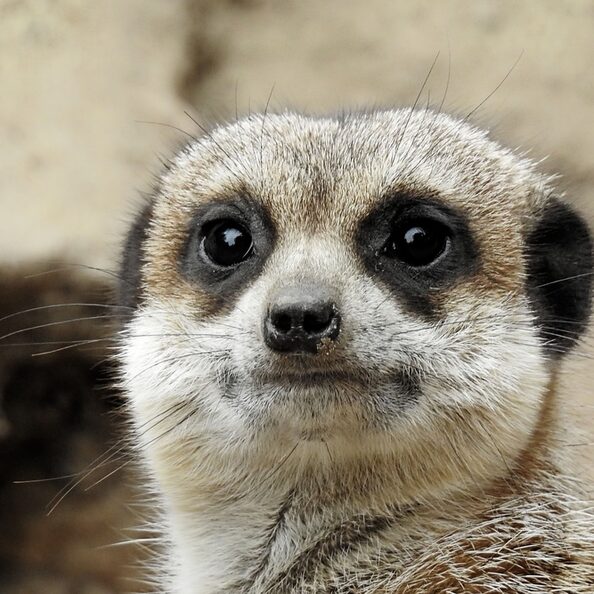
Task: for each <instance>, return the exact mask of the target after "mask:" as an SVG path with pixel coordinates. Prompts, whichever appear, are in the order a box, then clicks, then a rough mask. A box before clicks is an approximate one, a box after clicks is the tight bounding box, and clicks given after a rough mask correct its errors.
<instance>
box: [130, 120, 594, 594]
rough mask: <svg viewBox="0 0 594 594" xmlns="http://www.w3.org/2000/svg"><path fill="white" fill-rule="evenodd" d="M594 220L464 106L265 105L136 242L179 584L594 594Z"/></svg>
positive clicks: (136, 310) (162, 491)
mask: <svg viewBox="0 0 594 594" xmlns="http://www.w3.org/2000/svg"><path fill="white" fill-rule="evenodd" d="M591 272H592V245H591V241H590V234H589V231H588V228H587V226H586V225H585V223H584V222H583V221H582V219H581V218H580V216H579V215H578V214H576V212H574V210H573V209H572V208H570V207H569V206H568V205H567V204H566V203H565V202H563V201H562V200H561V198H560V197H559V196H558V195H557V194H556V193H555V190H554V188H553V182H552V179H551V178H549V177H547V176H545V175H543V174H541V173H539V172H538V171H537V169H536V166H535V164H534V163H533V162H531V161H530V160H528V159H527V158H525V157H523V156H517V155H515V154H514V153H513V152H511V151H510V150H507V149H505V148H503V147H501V146H500V145H499V144H498V143H496V142H495V141H493V140H491V139H490V138H489V136H488V134H487V133H486V132H484V131H482V130H479V129H477V128H476V127H474V126H472V125H470V124H469V123H467V122H465V121H461V120H459V119H456V118H453V117H451V116H448V115H445V114H442V113H437V112H433V111H430V110H426V109H425V110H415V109H399V110H385V111H382V110H378V111H372V112H366V113H352V114H344V115H341V116H339V117H310V116H306V115H301V114H297V113H292V112H286V113H279V114H275V115H273V114H267V115H266V114H261V115H251V116H250V117H247V118H245V119H240V120H239V121H236V122H234V123H231V124H228V125H224V126H220V127H218V128H215V129H213V130H212V132H210V133H208V134H206V135H204V136H203V137H201V138H199V139H196V140H195V141H192V142H190V143H189V144H188V145H187V146H186V147H185V148H184V149H183V150H181V151H180V152H179V153H178V154H177V155H176V156H175V157H174V158H173V160H172V161H171V164H170V166H169V167H168V168H167V170H166V171H164V172H163V174H162V175H161V176H160V179H159V182H158V187H156V189H155V191H154V194H153V195H152V197H151V198H150V200H149V201H148V202H147V204H146V206H145V207H144V208H143V210H142V212H140V214H139V215H138V217H137V219H136V221H135V223H134V224H133V226H132V229H131V231H130V233H129V236H128V239H127V241H126V243H125V249H124V257H123V264H122V272H121V275H122V279H123V281H122V285H121V294H120V302H121V304H122V305H124V306H127V307H129V308H131V315H130V317H129V319H128V321H127V323H126V325H125V328H124V329H123V331H122V334H121V343H120V349H119V356H120V359H121V362H122V369H123V371H122V376H123V377H122V384H123V386H124V387H125V390H126V393H127V399H128V402H129V407H130V411H131V418H132V425H133V429H132V431H133V440H134V442H135V443H136V445H137V446H138V448H139V451H140V453H141V457H142V460H143V461H144V463H145V464H144V466H145V468H146V470H147V471H148V474H149V477H150V480H148V482H150V484H151V485H154V487H155V490H156V493H157V496H158V501H159V506H160V508H161V509H162V511H163V526H162V529H163V533H164V538H165V539H166V543H167V544H166V545H165V551H164V554H165V562H164V563H163V564H162V565H160V566H159V569H158V570H157V573H159V574H160V578H161V586H160V587H161V589H162V591H166V592H169V593H176V594H203V593H204V594H207V593H215V592H216V593H231V592H239V593H249V594H260V593H262V594H263V593H268V594H281V593H288V592H298V593H319V594H330V593H332V594H347V593H349V594H352V593H359V594H372V593H373V594H380V593H381V594H438V593H439V594H444V593H446V594H448V593H449V594H457V593H472V594H486V593H490V594H494V593H506V594H512V593H514V594H544V593H552V594H561V593H563V594H569V593H571V594H586V593H592V592H594V539H593V527H594V520H593V517H592V514H591V513H590V512H589V511H588V508H587V504H586V503H585V501H584V500H582V498H581V496H580V495H579V491H578V488H577V487H576V485H575V484H574V482H573V480H572V479H571V478H568V477H567V476H566V474H567V473H566V472H565V471H566V462H565V461H564V459H563V456H562V448H561V446H560V444H559V428H558V425H559V424H558V422H557V420H558V416H559V415H558V412H557V409H558V407H559V402H558V394H557V387H556V386H557V383H556V378H557V376H558V370H559V365H560V363H561V361H562V358H563V355H564V354H565V353H566V352H568V351H569V350H570V348H571V347H572V345H573V344H574V343H575V341H576V340H577V338H578V337H579V336H580V334H581V333H582V332H583V330H584V328H585V326H586V324H587V320H588V316H589V312H590V291H591V276H590V275H591Z"/></svg>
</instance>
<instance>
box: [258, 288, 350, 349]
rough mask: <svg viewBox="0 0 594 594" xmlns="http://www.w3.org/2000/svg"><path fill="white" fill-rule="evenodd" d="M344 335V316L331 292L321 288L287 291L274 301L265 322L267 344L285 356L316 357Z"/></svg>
mask: <svg viewBox="0 0 594 594" xmlns="http://www.w3.org/2000/svg"><path fill="white" fill-rule="evenodd" d="M339 333H340V313H339V311H338V307H337V305H336V303H335V302H334V300H333V299H332V296H331V293H330V291H329V290H328V289H327V288H326V287H323V286H319V285H299V286H290V287H284V288H283V289H281V290H280V291H278V292H277V293H276V294H275V295H274V296H273V298H272V300H271V304H270V306H269V308H268V311H267V313H266V316H265V320H264V328H263V334H264V341H265V342H266V344H267V345H268V346H269V347H270V348H271V349H272V350H273V351H278V352H284V353H312V354H316V353H317V352H318V351H319V347H320V346H321V345H322V344H324V343H328V342H329V341H335V340H336V339H337V338H338V335H339Z"/></svg>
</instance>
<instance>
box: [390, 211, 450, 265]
mask: <svg viewBox="0 0 594 594" xmlns="http://www.w3.org/2000/svg"><path fill="white" fill-rule="evenodd" d="M448 242H449V233H448V229H447V227H445V226H444V225H443V224H441V223H439V222H437V221H434V220H431V219H413V220H408V221H403V222H400V221H398V222H396V224H395V225H394V227H393V229H392V232H391V233H390V236H389V237H388V241H387V242H386V244H385V245H384V250H383V251H384V254H385V255H386V256H387V257H388V258H397V259H399V260H401V261H402V262H404V263H405V264H408V265H409V266H427V265H428V264H431V262H434V261H435V260H437V258H439V256H441V254H443V253H444V251H445V250H446V248H447V246H448Z"/></svg>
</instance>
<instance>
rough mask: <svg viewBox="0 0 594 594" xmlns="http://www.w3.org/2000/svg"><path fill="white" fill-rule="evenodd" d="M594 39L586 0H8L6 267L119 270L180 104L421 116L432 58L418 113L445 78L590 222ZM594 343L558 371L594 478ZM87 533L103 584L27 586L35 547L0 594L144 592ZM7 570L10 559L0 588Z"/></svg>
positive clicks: (3, 168)
mask: <svg viewBox="0 0 594 594" xmlns="http://www.w3.org/2000/svg"><path fill="white" fill-rule="evenodd" d="M593 31H594V2H592V1H591V0H525V1H524V2H522V3H519V2H513V1H510V0H500V1H494V0H493V1H488V0H474V1H473V2H468V1H465V0H448V1H444V2H439V3H438V2H433V1H430V0H401V1H395V0H366V1H365V2H361V1H356V0H268V1H266V0H103V1H101V2H92V1H91V0H86V1H85V0H0V138H1V139H2V145H1V147H0V214H1V217H0V265H2V266H4V267H5V268H10V269H11V270H12V272H11V274H17V275H18V274H19V271H21V270H28V269H29V267H31V266H40V264H39V263H40V262H42V263H43V262H49V261H52V262H70V263H75V264H81V265H86V266H93V267H99V268H102V269H106V270H112V269H113V268H114V267H115V266H116V259H117V251H118V246H119V241H120V238H121V236H122V234H123V231H124V229H125V226H126V222H127V221H128V220H129V217H130V213H131V212H132V211H133V208H134V203H135V200H136V197H137V195H138V192H139V191H142V190H146V189H147V188H149V187H150V183H151V175H152V172H154V171H155V170H156V169H157V168H158V167H159V154H167V153H168V152H169V151H170V150H171V149H172V147H174V146H175V145H176V143H177V142H179V141H180V140H181V139H182V137H183V134H182V133H180V132H178V131H176V130H175V129H173V128H171V127H169V126H173V127H179V128H182V129H184V130H187V131H188V132H191V133H195V132H196V126H195V125H194V123H193V122H192V121H191V120H190V119H189V118H188V117H187V116H186V115H185V114H184V111H186V110H188V111H190V112H191V113H192V114H193V115H194V116H195V117H196V118H197V119H198V120H199V121H200V122H203V123H204V124H205V125H209V123H212V122H213V121H219V120H221V119H223V120H224V119H228V118H233V117H235V114H236V113H239V114H243V113H247V112H248V111H250V110H257V109H262V108H263V106H264V105H265V104H266V102H267V101H268V99H269V97H270V105H271V109H280V108H283V107H285V106H289V107H294V108H297V109H303V110H306V111H313V112H320V111H322V112H323V111H327V110H333V109H336V108H343V107H345V108H349V107H359V106H364V105H370V104H372V105H409V104H411V103H412V102H413V101H414V99H415V97H416V95H417V93H418V91H419V88H420V86H421V83H422V81H423V79H424V78H425V76H426V75H427V73H428V70H429V68H430V66H431V64H432V62H433V61H434V59H435V58H436V56H438V57H437V61H436V65H435V68H434V69H433V72H432V74H431V76H430V78H429V81H428V83H427V85H426V88H425V91H424V93H423V94H422V96H421V98H420V102H421V104H425V103H426V102H427V101H430V102H432V103H434V104H436V105H437V104H439V103H440V101H441V100H442V97H443V96H444V93H445V90H446V86H447V94H446V95H445V109H446V110H448V111H452V112H455V113H463V114H466V113H468V112H470V111H472V110H474V109H476V108H477V107H478V106H480V107H479V108H478V110H477V111H476V113H475V114H474V116H473V118H474V120H475V121H476V122H478V123H480V124H484V125H486V126H488V127H490V128H491V129H492V130H493V133H494V135H495V136H496V137H497V138H499V139H502V140H503V141H504V142H506V143H507V144H509V145H511V146H513V147H519V148H520V149H521V150H530V153H531V154H532V156H533V157H534V158H535V159H541V158H544V157H548V159H547V160H545V161H544V162H543V164H542V168H543V169H544V170H546V171H550V172H559V173H560V174H561V175H562V177H561V179H560V181H559V185H560V187H561V188H562V189H564V190H566V191H567V195H568V198H569V199H570V200H571V201H573V202H574V204H576V205H577V206H578V207H579V208H580V209H581V210H582V212H584V213H585V214H586V216H587V217H588V218H589V220H590V221H592V223H594V159H593V157H592V155H594V134H593V133H592V132H593V123H594V74H593V73H592V67H591V61H592V55H594V35H593V33H592V32H593ZM514 64H515V66H514ZM506 77H507V78H506ZM448 78H449V85H448V84H447V81H448ZM504 79H505V81H504ZM502 81H504V82H502ZM499 85H501V86H499ZM498 87H499V88H498ZM485 99H486V101H485ZM483 101H485V103H484V104H483V103H482V102H483ZM146 122H153V123H146ZM41 266H43V264H41ZM47 266H48V267H49V264H48V265H47ZM52 266H54V264H52ZM99 276H100V277H101V275H99ZM103 277H104V278H105V279H106V281H109V277H108V276H105V275H103ZM103 277H102V278H103ZM5 278H6V279H8V278H9V277H5ZM10 278H14V277H10ZM0 283H2V286H0V290H1V291H11V286H13V285H11V283H9V282H8V280H6V282H3V281H2V280H0ZM36 290H39V289H34V288H31V289H30V291H36ZM25 301H26V299H25ZM6 313H11V312H6ZM0 315H1V314H0ZM590 343H591V337H589V338H587V339H586V341H585V346H584V347H583V348H582V350H581V352H580V353H578V354H577V355H576V356H575V357H574V358H573V360H572V361H571V362H570V364H569V365H568V366H567V369H568V370H569V373H566V376H565V379H564V382H565V386H566V387H565V400H564V404H565V406H564V407H565V408H566V410H567V412H568V414H569V415H570V416H571V417H572V418H576V419H577V422H578V424H579V426H580V427H581V430H582V432H583V434H582V435H581V436H578V435H576V437H575V440H574V441H575V449H576V452H578V451H579V452H580V453H583V454H584V455H583V456H582V459H583V460H584V468H585V472H588V471H591V469H590V468H589V464H590V462H589V461H590V460H591V455H590V456H589V454H591V450H592V448H588V446H584V445H583V444H588V443H590V442H592V441H593V439H592V437H593V434H594V427H593V426H592V423H591V418H592V414H593V412H594V409H593V408H592V407H593V405H594V397H593V396H592V393H591V383H592V380H594V372H592V371H591V367H592V361H591V359H590V358H589V353H591V352H592V348H591V347H590V346H589V344H590ZM0 357H2V352H0ZM0 416H1V415H0ZM0 420H1V419H0ZM98 439H99V438H98ZM91 449H92V448H91ZM122 497H123V496H122V488H121V486H120V485H115V486H110V487H109V488H108V489H107V490H106V492H105V501H107V502H108V503H109V502H111V503H110V505H111V508H110V509H112V512H105V510H103V508H101V509H102V510H103V511H102V512H101V513H100V514H99V517H101V515H102V514H104V516H105V522H104V524H109V523H110V521H111V523H112V524H116V527H117V525H119V524H123V523H125V522H126V521H127V519H128V518H129V516H128V515H126V512H123V511H122V509H123V504H122V502H121V501H122ZM81 505H82V504H81ZM83 507H84V506H83ZM83 507H81V509H83ZM106 509H107V508H106ZM114 510H115V511H114ZM31 513H34V512H31ZM110 513H111V515H110ZM44 521H45V520H43V514H42V513H40V514H39V516H38V518H36V519H35V522H37V524H36V525H37V526H38V530H39V531H41V530H43V526H44V524H43V522H44ZM64 521H65V522H66V521H67V520H64ZM98 522H99V524H100V523H101V521H100V519H99V520H98ZM88 530H89V531H90V532H93V534H96V533H97V531H98V530H99V529H98V528H96V526H95V528H92V529H90V528H89V529H88ZM100 531H101V530H99V532H100ZM70 532H72V530H71V531H70ZM70 532H68V534H70ZM23 538H24V539H25V540H23V542H24V543H25V542H26V543H29V541H27V540H26V537H23ZM68 538H70V540H69V541H68V542H72V538H74V537H72V535H71V534H70V536H69V537H68ZM76 538H78V540H76V542H77V543H78V545H77V546H78V547H79V549H80V550H86V554H87V557H88V560H87V561H85V563H82V562H81V563H78V565H77V566H78V567H79V568H80V567H83V568H84V572H86V573H85V576H87V577H88V576H91V577H89V578H88V579H87V577H84V576H83V577H81V575H80V574H81V571H83V570H79V571H78V574H77V575H76V576H75V577H72V575H74V574H76V572H77V569H76V567H73V566H72V567H66V566H64V564H63V563H62V565H60V563H57V562H56V563H57V565H56V563H54V564H53V565H51V563H50V565H51V567H52V568H54V569H52V571H53V573H52V576H53V577H52V578H51V579H52V580H53V581H52V582H51V587H50V585H48V584H50V582H47V581H46V582H43V579H42V578H38V577H35V578H31V575H33V574H32V573H31V572H29V573H30V575H29V577H27V576H26V574H27V567H29V566H30V567H37V568H38V567H39V566H40V564H41V565H43V564H44V563H45V561H44V559H46V557H47V556H46V557H44V555H45V553H44V552H37V553H32V554H31V555H29V556H26V557H23V558H24V559H25V560H26V561H23V562H22V563H21V565H20V566H19V567H21V568H22V571H21V570H19V571H21V573H22V576H24V577H22V576H21V577H22V579H21V578H20V577H19V575H21V574H19V575H17V576H16V577H15V576H14V575H13V584H16V585H13V586H11V588H14V589H11V590H7V591H10V592H17V591H18V592H50V591H51V592H54V591H55V592H57V593H58V592H59V593H61V592H71V593H75V592H116V591H124V590H126V589H134V588H129V587H128V588H126V587H125V586H123V585H121V584H120V582H118V581H117V580H114V579H111V577H110V578H109V579H108V578H107V577H106V569H105V568H106V567H111V568H112V570H111V571H112V573H113V574H114V575H116V577H117V576H119V575H125V574H126V571H128V570H126V569H124V568H123V567H122V565H123V563H124V560H123V558H122V557H121V556H119V557H118V555H113V556H112V557H110V558H109V559H106V557H105V556H104V555H105V554H104V553H101V555H103V556H101V555H98V556H97V558H98V559H99V558H100V559H101V560H102V561H101V563H102V564H103V565H102V566H101V567H102V569H101V571H100V572H95V573H93V569H92V568H93V562H92V559H94V557H93V554H94V553H93V547H95V545H97V543H96V542H95V540H93V537H89V538H81V537H80V534H79V535H78V536H77V537H76ZM105 538H107V539H108V538H109V537H105ZM31 539H37V540H41V538H40V536H39V533H37V532H34V533H33V536H31V537H29V540H31ZM116 540H117V539H116ZM19 542H20V541H19ZM91 542H92V543H93V544H91ZM52 544H53V543H52V542H49V543H48V545H47V546H48V548H51V546H52ZM18 546H20V545H18ZM22 546H23V547H26V546H30V544H23V545H22ZM97 546H98V545H97ZM85 547H86V549H85ZM2 550H3V549H2V548H1V547H0V551H2ZM7 559H8V561H7ZM10 559H11V558H10ZM10 559H9V556H8V553H6V555H4V557H0V592H3V591H4V590H2V571H3V563H4V564H5V565H6V564H8V565H10V563H11V561H10ZM89 560H91V561H89ZM125 561H126V562H127V561H128V560H127V559H125ZM28 563H29V565H27V564H28ZM110 564H111V565H110ZM56 567H58V569H55V568H56ZM31 571H32V570H31ZM13 573H14V572H13ZM33 573H34V572H33ZM71 574H72V575H71ZM44 575H45V574H44ZM35 576H37V573H35ZM40 579H41V580H42V581H41V582H40V581H39V580H40ZM85 580H86V581H85ZM40 584H42V585H40ZM19 588H20V589H19Z"/></svg>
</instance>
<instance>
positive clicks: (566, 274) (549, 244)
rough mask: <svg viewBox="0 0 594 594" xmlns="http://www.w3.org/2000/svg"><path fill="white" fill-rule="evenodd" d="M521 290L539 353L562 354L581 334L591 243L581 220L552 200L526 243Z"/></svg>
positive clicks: (588, 289) (587, 295)
mask: <svg viewBox="0 0 594 594" xmlns="http://www.w3.org/2000/svg"><path fill="white" fill-rule="evenodd" d="M526 255H527V276H528V278H527V289H528V295H529V296H530V299H531V301H532V305H533V307H534V310H535V313H536V317H537V324H538V326H539V328H540V333H541V336H542V339H543V341H544V344H545V348H546V349H547V350H548V351H549V352H550V354H551V355H553V356H559V355H562V354H564V353H565V352H567V351H568V350H569V349H571V347H572V346H573V345H574V344H575V343H576V342H577V340H578V339H579V337H580V336H581V334H582V333H583V331H584V330H585V328H586V325H587V323H588V318H589V316H590V305H591V289H592V241H591V238H590V231H589V230H588V227H587V225H586V223H585V222H584V220H583V219H582V218H581V217H580V216H579V215H578V214H577V213H576V212H575V211H574V210H573V209H572V208H570V207H569V206H568V205H567V204H565V203H563V202H561V201H560V200H558V199H557V198H552V199H551V201H550V202H549V204H548V205H547V206H546V207H545V209H544V211H543V212H542V213H541V215H540V219H539V220H538V221H537V223H536V226H535V227H534V228H533V229H532V231H531V232H530V234H529V236H528V241H527V254H526Z"/></svg>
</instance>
